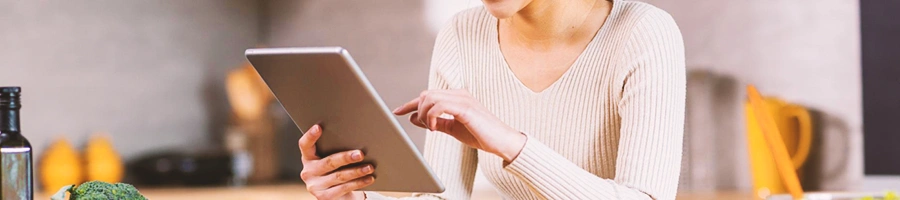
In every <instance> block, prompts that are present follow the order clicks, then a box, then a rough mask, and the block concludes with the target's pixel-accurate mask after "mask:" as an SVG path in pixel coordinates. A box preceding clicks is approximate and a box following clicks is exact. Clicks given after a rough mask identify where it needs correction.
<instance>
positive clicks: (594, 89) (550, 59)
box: [299, 0, 685, 199]
mask: <svg viewBox="0 0 900 200" xmlns="http://www.w3.org/2000/svg"><path fill="white" fill-rule="evenodd" d="M484 4H485V5H484V7H479V8H473V9H469V10H466V11H463V12H461V13H459V14H457V15H456V17H455V18H454V20H453V21H452V22H451V23H450V24H449V25H448V26H447V27H446V28H444V29H443V30H441V31H440V33H439V34H438V37H437V41H436V43H435V47H434V56H433V58H432V63H431V72H430V81H429V90H427V91H424V92H422V94H421V95H420V96H419V97H418V98H415V99H413V100H411V101H410V102H408V103H406V104H405V105H403V106H401V107H399V108H397V110H395V111H394V112H395V114H398V115H404V114H408V113H413V114H412V115H411V116H410V121H411V122H412V123H413V124H415V125H417V126H419V127H423V128H426V129H429V132H428V135H427V139H426V143H425V147H426V150H425V157H426V160H428V162H429V163H430V165H431V166H432V169H433V170H434V171H435V173H436V174H437V176H438V177H439V178H440V180H441V181H442V182H443V184H444V186H445V187H446V191H445V192H444V193H441V194H417V195H416V197H414V198H421V199H468V198H470V194H471V192H472V184H473V180H474V175H475V169H476V167H478V166H480V167H481V168H482V170H483V172H484V174H485V175H486V176H487V177H488V179H489V180H490V181H491V183H492V184H493V185H494V186H496V187H497V188H498V190H499V192H500V193H501V194H502V195H503V196H504V197H505V198H509V199H674V198H675V193H676V189H677V185H678V174H679V171H680V161H681V145H682V135H683V127H684V125H683V123H684V100H685V69H684V47H683V43H682V39H681V34H680V32H679V30H678V27H677V25H676V24H675V22H674V21H673V20H672V18H671V16H669V15H668V14H667V13H666V12H665V11H662V10H660V9H658V8H656V7H653V6H651V5H648V4H645V3H640V2H631V1H619V0H615V1H604V0H484ZM442 115H445V116H446V115H451V116H453V118H449V117H448V118H445V117H440V116H442ZM320 135H321V129H320V128H319V127H318V126H313V127H312V128H310V130H309V131H308V132H307V133H306V134H305V135H303V137H301V138H300V141H299V146H300V151H301V152H302V153H303V164H304V169H303V173H302V174H303V175H302V179H303V180H304V181H306V183H307V189H308V190H309V191H310V192H311V193H312V194H313V195H315V196H316V197H318V198H320V199H365V198H369V199H383V198H388V197H384V196H381V195H379V194H378V193H374V192H366V193H363V192H355V191H353V190H356V189H359V188H362V187H365V186H367V185H369V184H372V183H373V182H374V181H377V180H375V179H374V178H373V177H371V176H370V175H369V174H371V173H372V172H373V171H374V170H377V169H373V168H372V166H363V167H357V168H349V169H343V170H339V171H334V172H332V171H333V170H335V169H337V167H340V166H344V165H347V164H352V163H355V162H358V161H360V160H362V156H363V155H362V154H361V153H360V152H359V151H357V150H354V151H347V152H341V153H337V154H334V155H330V156H328V157H326V158H319V157H316V155H315V153H314V151H315V141H316V140H317V139H318V137H319V136H320Z"/></svg>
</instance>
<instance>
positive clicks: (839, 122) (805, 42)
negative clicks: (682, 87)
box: [647, 0, 863, 190]
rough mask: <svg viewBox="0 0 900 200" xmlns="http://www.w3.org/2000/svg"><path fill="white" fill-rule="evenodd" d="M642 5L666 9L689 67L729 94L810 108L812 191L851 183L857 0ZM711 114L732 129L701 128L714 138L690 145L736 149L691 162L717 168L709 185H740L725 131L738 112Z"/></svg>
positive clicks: (855, 160)
mask: <svg viewBox="0 0 900 200" xmlns="http://www.w3.org/2000/svg"><path fill="white" fill-rule="evenodd" d="M647 2H650V3H652V4H654V5H656V6H658V7H660V8H662V9H664V10H667V11H668V12H669V13H671V14H672V15H673V17H674V18H675V20H676V21H677V22H678V25H679V27H680V28H681V31H682V34H683V35H684V40H685V48H686V56H687V65H688V69H689V70H693V71H704V72H706V73H710V74H716V75H717V76H721V77H725V78H727V79H732V81H733V82H735V83H736V84H737V86H738V87H734V90H737V92H730V94H738V95H743V94H744V91H743V84H755V85H756V86H757V87H758V88H759V90H760V91H761V92H762V93H764V94H765V95H774V96H777V97H780V98H782V99H785V100H788V101H790V102H794V103H799V104H801V105H804V106H807V107H809V108H811V109H813V110H815V111H816V113H817V115H818V116H819V123H820V127H819V128H820V133H819V134H820V135H817V136H818V137H820V141H819V143H820V145H821V146H819V148H818V149H819V150H820V152H819V154H818V155H813V158H812V160H811V161H810V163H811V164H812V165H814V167H813V168H814V169H813V170H812V174H813V175H814V176H817V177H820V178H821V180H818V181H817V182H820V183H819V184H820V185H818V187H817V188H818V189H824V190H837V189H846V188H855V187H856V186H858V185H859V183H860V181H861V179H862V175H863V171H862V140H861V138H862V96H861V95H862V87H861V80H860V79H861V74H860V69H861V68H860V48H859V44H860V39H859V37H860V36H859V35H860V34H859V5H858V3H859V2H858V1H850V0H822V1H715V0H682V1H663V0H647ZM689 90H691V88H689ZM689 98H690V97H689ZM739 98H740V99H743V97H739ZM725 99H728V98H725ZM727 103H733V102H727ZM738 103H740V102H738ZM737 105H738V106H742V105H741V104H737ZM741 109H742V107H739V110H738V111H741ZM715 112H727V114H730V116H732V118H730V119H727V120H728V122H727V123H733V124H734V126H732V127H729V128H728V130H724V131H723V130H719V131H713V132H710V133H703V134H710V136H714V137H716V138H711V139H709V140H706V141H699V142H698V143H696V144H695V145H712V146H714V147H723V149H724V148H726V147H727V146H725V145H721V144H719V143H726V144H733V145H737V146H733V147H736V148H734V149H736V151H726V153H720V154H719V155H717V156H718V157H720V158H722V159H724V158H731V159H735V158H736V160H734V161H732V162H726V163H698V166H699V165H703V164H708V165H712V166H716V167H718V169H715V167H713V168H714V169H713V170H719V172H720V173H714V174H709V175H708V176H710V177H708V178H710V179H709V180H712V181H714V182H716V183H717V184H718V185H719V186H717V187H721V188H726V189H728V188H748V187H749V183H750V181H749V176H748V173H747V167H748V165H749V164H747V163H746V157H747V153H746V144H745V143H746V141H745V140H744V138H745V136H744V132H736V133H735V132H730V131H731V130H743V128H742V127H743V117H742V116H743V113H735V112H734V110H728V111H715ZM715 123H721V122H720V121H707V122H706V123H705V125H708V126H713V125H715ZM702 124H703V122H699V124H698V125H702ZM735 127H736V128H735ZM688 134H690V133H688ZM717 144H719V145H718V146H716V145H717ZM701 154H702V153H701ZM706 155H709V154H706ZM722 159H720V160H719V161H722ZM710 161H713V160H710ZM723 168H724V169H723Z"/></svg>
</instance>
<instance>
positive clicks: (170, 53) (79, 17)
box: [0, 0, 258, 162]
mask: <svg viewBox="0 0 900 200" xmlns="http://www.w3.org/2000/svg"><path fill="white" fill-rule="evenodd" d="M257 21H258V12H257V3H256V2H255V1H252V0H225V1H220V0H196V1H0V61H2V62H0V85H18V86H22V87H23V97H22V101H23V103H22V104H23V106H24V107H23V108H22V126H23V127H22V131H23V132H24V135H25V136H26V137H27V138H28V139H29V140H30V141H31V143H32V145H33V146H34V148H35V149H36V153H37V154H38V155H40V153H41V152H42V150H44V149H45V148H46V147H47V145H48V144H49V143H50V142H51V140H53V139H56V138H62V137H64V138H67V139H68V140H69V141H71V142H73V143H75V146H76V147H78V146H81V145H82V144H83V143H84V142H85V141H86V140H87V137H88V136H89V135H90V134H91V133H92V132H95V131H106V132H108V133H110V134H111V135H112V140H113V145H114V146H115V147H116V148H117V149H118V150H119V151H120V153H122V155H123V156H124V157H126V158H133V157H134V156H136V155H139V154H141V153H147V152H148V151H152V150H163V148H166V147H192V146H193V147H202V146H205V145H208V144H212V143H214V142H213V141H211V139H212V138H214V137H213V135H219V134H215V133H217V132H218V131H220V130H221V127H222V125H223V124H224V122H225V120H226V119H227V117H228V113H227V109H228V108H227V102H226V98H225V95H224V89H223V86H222V81H223V77H224V74H225V71H226V70H227V69H230V68H233V67H236V66H238V65H240V64H241V63H242V62H243V61H244V60H245V59H244V57H243V51H244V49H245V48H248V47H253V46H254V45H255V44H256V41H257V32H258V31H257ZM37 160H38V159H37V158H36V159H35V161H36V162H37Z"/></svg>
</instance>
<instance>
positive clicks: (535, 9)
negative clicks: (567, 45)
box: [503, 0, 610, 46]
mask: <svg viewBox="0 0 900 200" xmlns="http://www.w3.org/2000/svg"><path fill="white" fill-rule="evenodd" d="M608 3H609V2H607V1H606V0H534V1H532V2H531V3H530V4H528V5H527V6H525V7H524V8H522V10H520V11H519V12H517V13H516V14H514V15H513V16H511V17H509V18H506V19H503V20H504V21H505V24H506V25H505V26H506V28H509V29H510V30H512V31H513V32H514V33H515V34H514V35H516V38H515V40H518V41H519V42H524V43H529V44H533V45H538V46H543V45H549V44H553V43H557V44H558V43H559V42H566V41H568V40H569V39H571V38H572V36H573V35H574V34H575V33H577V32H578V31H579V30H580V28H581V27H582V24H584V22H585V21H586V20H587V19H588V17H589V16H590V15H591V13H592V11H594V9H595V8H603V7H605V6H609V5H610V4H608ZM542 44H543V45H542Z"/></svg>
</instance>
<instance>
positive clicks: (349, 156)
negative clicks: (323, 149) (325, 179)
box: [311, 150, 363, 174]
mask: <svg viewBox="0 0 900 200" xmlns="http://www.w3.org/2000/svg"><path fill="white" fill-rule="evenodd" d="M362 160H363V153H362V151H360V150H350V151H344V152H340V153H336V154H332V155H330V156H328V157H325V158H323V159H321V160H318V161H316V163H315V164H314V165H315V166H312V167H313V169H311V170H312V173H313V174H327V173H329V172H332V171H334V170H336V169H338V168H340V167H343V166H345V165H349V164H353V163H358V162H360V161H362Z"/></svg>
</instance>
